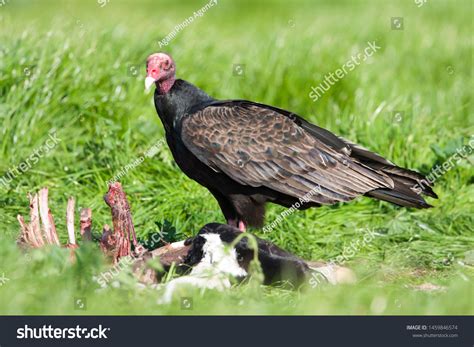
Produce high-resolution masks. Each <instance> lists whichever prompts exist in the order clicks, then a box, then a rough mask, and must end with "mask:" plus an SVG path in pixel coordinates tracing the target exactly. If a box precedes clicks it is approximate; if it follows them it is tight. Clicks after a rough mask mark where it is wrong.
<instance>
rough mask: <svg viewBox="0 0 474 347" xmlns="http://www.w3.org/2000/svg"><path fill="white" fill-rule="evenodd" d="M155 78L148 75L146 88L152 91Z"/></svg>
mask: <svg viewBox="0 0 474 347" xmlns="http://www.w3.org/2000/svg"><path fill="white" fill-rule="evenodd" d="M155 81H156V80H155V79H154V78H153V77H151V76H146V78H145V90H146V91H147V92H148V91H150V88H151V86H152V85H153V84H154V83H155Z"/></svg>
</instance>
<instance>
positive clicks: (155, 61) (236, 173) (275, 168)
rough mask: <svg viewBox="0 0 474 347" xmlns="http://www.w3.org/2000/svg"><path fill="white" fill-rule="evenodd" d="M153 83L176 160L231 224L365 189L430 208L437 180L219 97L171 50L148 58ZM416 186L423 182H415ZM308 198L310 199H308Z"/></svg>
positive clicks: (289, 118)
mask: <svg viewBox="0 0 474 347" xmlns="http://www.w3.org/2000/svg"><path fill="white" fill-rule="evenodd" d="M146 71H147V77H146V79H145V87H146V88H147V89H149V88H150V87H151V86H152V85H153V84H155V85H156V91H155V95H154V101H155V107H156V110H157V112H158V115H159V117H160V119H161V121H162V123H163V126H164V128H165V131H166V140H167V142H168V145H169V147H170V150H171V152H172V154H173V157H174V160H175V161H176V163H177V164H178V166H179V167H180V168H181V170H182V171H183V172H184V173H185V174H186V175H187V176H188V177H190V178H192V179H194V180H195V181H197V182H198V183H200V184H201V185H203V186H205V187H206V188H207V189H209V191H210V192H211V193H212V195H213V196H214V197H215V198H216V199H217V201H218V203H219V206H220V208H221V209H222V212H223V214H224V216H225V218H226V220H227V223H228V224H229V225H232V226H235V227H237V228H239V229H240V230H245V227H246V226H255V227H261V226H262V225H263V221H264V215H265V204H266V203H267V202H272V203H276V204H279V205H282V206H285V207H291V206H295V207H297V208H298V209H300V210H303V209H307V208H309V207H313V206H320V205H330V204H334V203H337V202H341V201H350V200H352V199H354V198H356V197H358V196H360V195H365V196H369V197H372V198H375V199H379V200H385V201H389V202H391V203H393V204H396V205H400V206H407V207H416V208H427V207H431V205H429V204H427V203H426V201H425V200H424V199H423V197H422V194H425V195H427V196H431V197H434V198H436V197H437V196H436V194H435V193H434V192H433V190H432V188H431V186H430V183H429V181H427V180H425V178H424V177H423V176H422V175H420V174H419V173H417V172H414V171H411V170H407V169H404V168H401V167H398V166H396V165H395V164H393V163H391V162H390V161H388V160H387V159H385V158H383V157H381V156H380V155H378V154H376V153H373V152H370V151H369V150H367V149H365V148H363V147H361V146H359V145H357V144H355V143H352V142H350V141H347V140H346V139H343V138H341V137H338V136H336V135H334V134H332V133H331V132H329V131H328V130H325V129H323V128H320V127H318V126H316V125H313V124H311V123H309V122H307V121H306V120H304V119H303V118H302V117H300V116H298V115H296V114H295V113H292V112H289V111H286V110H283V109H280V108H277V107H273V106H268V105H264V104H260V103H256V102H252V101H247V100H216V99H214V98H212V97H211V96H209V95H207V94H206V93H205V92H204V91H202V90H201V89H199V88H197V87H196V86H194V85H192V84H191V83H189V82H186V81H184V80H181V79H176V78H175V74H176V65H175V62H174V61H173V59H172V58H171V57H170V56H169V55H168V54H165V53H155V54H152V55H150V56H149V57H148V59H147V63H146ZM415 187H416V188H415ZM303 197H304V199H303V200H302V199H301V198H303Z"/></svg>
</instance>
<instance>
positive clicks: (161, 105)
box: [155, 79, 214, 131]
mask: <svg viewBox="0 0 474 347" xmlns="http://www.w3.org/2000/svg"><path fill="white" fill-rule="evenodd" d="M212 101H214V99H213V98H211V97H210V96H209V95H207V94H206V93H205V92H203V91H202V90H201V89H199V88H198V87H196V86H194V85H192V84H191V83H188V82H186V81H183V80H180V79H179V80H176V81H175V82H174V84H173V86H172V87H171V89H170V90H169V91H168V93H166V94H160V92H159V91H158V90H156V91H155V107H156V111H157V112H158V115H159V116H160V119H161V121H162V122H163V125H164V127H165V130H166V131H171V130H172V129H173V128H175V127H176V126H178V125H179V124H180V123H181V122H180V121H181V119H182V118H183V117H184V116H186V115H187V114H189V113H193V112H196V111H198V110H199V109H201V108H203V107H205V106H206V105H207V104H209V103H210V102H212Z"/></svg>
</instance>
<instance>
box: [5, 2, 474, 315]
mask: <svg viewBox="0 0 474 347" xmlns="http://www.w3.org/2000/svg"><path fill="white" fill-rule="evenodd" d="M180 3H181V2H180ZM204 4H205V2H204V1H202V2H201V1H200V2H196V1H189V2H183V3H182V4H180V5H178V4H176V2H175V1H164V2H157V1H149V2H145V1H139V2H132V1H130V2H125V1H115V0H112V1H110V2H109V3H107V4H106V5H105V6H104V7H100V6H99V5H98V4H97V3H96V2H94V1H90V2H79V1H77V2H66V3H64V2H59V1H58V2H54V1H49V2H39V1H38V2H30V1H14V0H11V1H10V2H8V3H6V4H5V5H4V6H2V7H0V27H1V31H0V155H1V161H0V176H3V175H4V174H5V173H6V172H7V171H8V170H9V169H10V168H12V167H16V166H17V165H19V164H20V162H22V161H24V160H26V159H27V158H28V157H29V156H30V155H31V154H32V153H34V150H35V149H37V148H39V147H40V146H41V145H43V144H44V143H45V140H46V139H47V138H48V133H49V132H50V130H51V129H52V128H54V129H57V136H58V138H60V139H61V141H60V143H59V145H58V146H57V147H56V148H54V149H53V150H52V151H51V152H50V153H49V154H48V155H47V156H45V157H43V158H41V159H40V160H39V161H38V163H36V164H35V165H33V167H32V168H31V169H29V170H28V171H27V172H25V173H24V174H22V175H19V176H18V177H16V178H15V179H14V180H13V181H12V182H11V184H10V185H9V186H8V187H6V186H4V185H3V184H0V217H1V218H0V219H1V222H0V223H1V224H0V276H2V274H3V276H5V277H6V278H8V280H7V281H5V283H4V284H3V285H1V286H0V313H1V314H82V313H87V314H473V313H474V303H473V294H472V293H473V286H472V281H473V274H474V272H473V265H474V260H473V252H474V232H473V229H474V227H473V226H474V218H473V216H474V213H473V212H474V209H473V206H474V205H473V202H474V198H473V197H474V194H473V193H474V189H473V185H472V183H473V170H472V163H473V157H472V155H471V156H470V157H468V158H465V159H463V160H462V161H460V162H459V163H458V164H457V165H456V166H455V167H454V168H453V169H452V170H450V171H449V172H447V173H446V174H445V175H443V176H442V177H440V178H439V179H438V180H437V182H436V188H435V190H436V192H437V193H438V195H439V197H440V198H439V200H430V203H432V204H433V205H434V206H435V207H434V208H433V209H429V210H409V209H403V208H398V207H395V206H392V205H389V204H386V203H381V202H377V201H374V200H370V199H368V198H361V199H358V200H357V201H354V202H352V203H349V204H343V205H339V206H333V207H323V208H319V209H312V210H309V211H305V212H298V213H294V214H292V215H291V216H290V217H288V218H287V219H286V220H285V221H284V222H283V223H282V224H280V225H279V226H278V227H277V228H276V229H274V230H273V231H272V232H270V233H263V232H262V231H261V230H253V232H255V233H256V234H257V235H259V236H261V237H263V238H266V239H269V240H271V241H273V242H275V243H276V244H278V245H279V246H280V247H283V248H285V249H287V250H289V251H291V252H294V253H295V254H298V255H300V256H302V257H304V258H305V259H313V260H318V259H322V260H328V259H333V258H336V257H337V256H338V255H340V254H341V253H342V252H343V250H344V247H346V246H348V245H349V244H350V243H351V241H353V240H356V239H358V238H360V235H361V232H362V231H364V230H367V229H377V230H378V231H379V236H378V237H376V238H375V239H374V241H373V242H371V243H370V244H369V245H367V246H366V247H364V248H362V249H361V250H360V251H359V252H357V254H355V255H354V257H352V258H351V259H350V260H349V261H348V262H347V263H346V264H345V265H346V266H349V267H350V268H352V269H353V270H354V271H355V272H356V273H357V276H358V278H359V281H358V283H357V284H355V285H344V286H337V287H332V286H320V287H318V288H317V289H311V288H309V289H306V290H301V291H288V290H284V289H282V288H274V287H263V286H259V285H258V284H255V283H252V284H249V285H239V286H236V287H235V288H232V289H231V290H229V291H228V292H225V293H214V292H207V293H205V294H204V295H203V296H201V295H200V294H199V293H197V292H187V293H185V294H183V296H192V297H193V302H194V307H193V310H192V311H187V310H181V308H180V304H179V301H176V302H173V304H171V305H168V306H159V305H157V303H156V301H157V298H158V296H159V292H157V291H156V290H154V289H137V287H136V285H135V282H134V280H133V278H132V277H131V276H130V275H129V274H128V273H127V272H126V271H124V272H122V273H121V274H120V276H119V280H120V281H121V283H122V284H121V287H120V288H110V289H106V290H101V291H97V284H96V283H95V282H94V281H93V279H92V277H93V275H94V274H98V273H100V271H103V270H105V269H106V268H107V265H106V264H105V263H104V261H103V260H102V258H101V257H100V253H99V251H98V250H97V249H96V248H94V247H82V248H81V250H80V251H79V254H78V261H77V262H76V263H75V264H74V265H71V264H70V263H69V262H68V261H67V259H68V256H69V255H68V252H67V251H66V250H59V249H51V250H45V251H39V252H33V253H32V254H30V255H29V256H28V257H26V256H25V255H24V254H22V253H21V252H20V251H19V250H18V249H17V247H16V245H15V238H16V237H17V235H18V232H19V227H18V223H17V221H16V215H17V214H18V213H21V214H23V215H27V214H28V202H27V198H26V194H27V193H28V192H34V191H37V190H38V189H40V188H41V187H44V186H47V187H49V188H50V207H51V209H52V212H53V214H54V215H55V217H56V222H57V225H58V229H59V230H60V237H61V239H62V241H63V242H65V240H66V236H67V234H66V232H65V225H64V223H65V220H64V218H63V216H64V215H65V208H66V202H67V198H68V197H69V196H71V195H72V196H75V197H76V198H77V201H78V208H80V207H91V208H92V209H93V227H94V231H95V232H96V233H98V232H99V231H100V230H101V228H102V225H103V224H105V223H110V213H109V210H108V208H107V206H106V205H105V203H104V202H103V199H102V197H103V195H104V194H105V192H106V191H107V185H106V182H107V180H109V179H111V178H112V177H113V176H114V175H115V174H116V172H117V171H119V170H120V169H121V168H122V167H123V166H125V165H127V164H128V163H130V162H133V161H134V160H135V159H136V158H138V157H140V156H141V155H143V153H144V152H145V151H146V150H147V149H148V148H149V147H150V146H151V145H153V143H155V142H156V141H158V140H160V139H161V138H162V137H163V134H164V131H163V128H162V126H161V124H160V122H159V119H158V117H157V115H156V112H155V109H154V106H153V103H152V96H151V94H145V93H144V91H143V78H144V61H145V59H146V56H147V55H148V54H150V53H152V52H155V51H159V50H164V48H162V49H160V48H159V45H158V41H159V40H161V39H162V38H163V37H165V36H166V35H167V34H168V33H169V32H170V31H171V30H172V29H173V28H174V26H175V25H177V24H179V23H181V22H182V21H183V20H184V19H185V18H186V17H188V16H190V15H192V14H193V12H194V11H196V10H198V9H199V8H201V7H202V6H204ZM391 17H404V30H402V31H397V30H391V28H390V18H391ZM472 32H473V25H472V2H470V1H434V0H433V1H428V2H426V3H425V4H424V5H423V6H421V7H418V6H417V5H416V3H415V2H414V1H408V0H407V1H395V0H393V1H372V2H371V1H355V2H354V1H338V2H333V1H322V2H313V1H294V2H293V1H292V2H291V5H288V2H286V1H275V2H265V3H262V4H260V5H258V4H254V2H250V1H247V2H246V1H225V0H219V1H218V4H217V5H216V6H214V7H212V8H211V9H209V10H208V12H207V13H206V14H205V15H204V16H203V17H201V18H199V19H197V20H195V21H194V22H193V23H192V24H190V25H189V26H188V27H186V28H185V29H183V30H182V31H181V32H180V33H178V35H177V36H176V38H175V39H174V40H172V41H171V42H170V44H169V45H168V46H167V47H166V51H167V52H169V53H171V54H172V55H173V57H174V59H175V60H176V63H177V72H178V76H179V77H180V78H183V79H186V80H188V81H190V82H192V83H194V84H196V85H198V86H199V87H201V88H202V89H204V90H205V91H207V92H208V93H209V94H211V95H213V96H214V97H217V98H222V99H230V98H242V99H250V100H254V101H258V102H263V103H267V104H271V105H275V106H278V107H281V108H285V109H289V110H292V111H293V112H296V113H298V114H300V115H303V116H304V117H305V118H306V119H308V120H310V121H312V122H314V123H316V124H318V125H319V126H322V127H325V128H327V129H329V130H331V131H333V132H334V133H337V134H339V135H342V136H344V137H346V138H349V139H351V140H353V141H355V142H358V143H360V144H362V145H364V146H366V147H368V148H370V149H372V150H374V151H377V152H379V153H381V154H382V155H384V156H386V157H387V158H389V159H391V160H392V161H394V162H395V163H397V164H398V165H401V166H404V167H408V168H411V169H415V170H418V171H420V172H422V173H425V174H427V173H429V170H430V169H431V167H432V166H433V165H434V164H436V163H442V162H443V161H445V160H446V159H447V158H449V157H450V155H452V154H453V153H454V151H455V149H456V148H457V147H459V146H461V145H462V144H467V143H468V140H469V138H470V137H471V136H472V135H473V130H474V127H473V125H474V122H473V120H474V119H473V105H472V100H471V97H472V90H473V83H472V73H473V71H472V53H473V52H472ZM367 41H376V42H377V44H378V45H379V46H381V47H382V48H381V50H379V51H378V52H376V53H375V54H374V55H373V57H372V58H371V59H370V60H368V61H366V62H363V63H361V64H360V65H359V66H358V67H357V68H356V69H355V70H354V71H352V72H350V73H349V74H348V75H347V76H346V77H345V78H343V79H342V80H340V81H339V82H338V83H336V84H335V85H334V86H333V87H332V88H331V89H329V91H328V92H327V93H325V94H324V96H323V97H321V98H320V99H319V100H318V101H317V102H315V103H313V102H312V101H311V99H310V98H309V97H308V94H309V92H310V88H311V86H316V85H318V84H319V83H320V82H321V81H322V79H323V77H324V75H325V74H327V73H329V72H334V71H335V70H336V69H337V68H339V67H340V66H341V65H342V64H344V63H345V62H346V61H347V60H349V59H350V57H351V55H352V54H354V53H357V52H362V50H363V49H364V48H365V47H366V44H367ZM234 64H245V74H244V76H243V77H238V76H234V75H233V65H234ZM135 71H137V72H138V74H134V72H135ZM393 111H402V112H403V116H402V118H401V119H398V118H395V117H394V116H393ZM121 182H122V184H123V186H124V188H125V191H126V192H127V194H128V197H129V200H130V203H131V206H132V210H133V215H134V221H135V224H136V229H137V232H138V234H139V236H140V237H141V238H146V236H147V235H150V234H151V233H154V232H156V231H158V230H159V226H158V225H162V224H163V223H169V225H171V226H172V227H174V228H176V232H177V237H178V238H183V237H185V236H190V235H193V234H195V233H197V231H198V230H199V229H200V227H201V226H203V225H204V224H205V223H208V222H213V221H219V222H224V219H223V217H222V215H221V212H220V210H219V208H218V206H217V203H216V202H215V201H214V200H213V199H212V197H211V195H210V194H209V193H208V192H207V190H206V189H204V188H202V187H200V186H199V185H198V184H197V183H195V182H193V181H191V180H189V179H188V178H187V177H185V176H184V174H182V173H181V172H180V170H179V168H178V167H177V166H176V165H175V164H174V162H173V159H172V157H171V154H170V152H169V150H168V148H167V147H166V146H164V147H162V148H160V150H159V152H158V153H157V154H156V155H155V156H154V157H153V158H147V159H145V161H144V162H143V163H142V164H141V165H140V166H138V167H137V168H135V169H133V170H131V171H130V172H128V174H127V175H126V176H125V177H123V178H122V179H121ZM282 211H283V208H281V207H279V206H269V208H268V212H267V221H268V222H271V221H272V220H274V219H275V218H277V216H278V215H279V213H281V212H282ZM422 283H432V284H436V285H442V286H445V287H446V290H445V291H444V292H437V293H428V292H421V291H415V290H414V289H413V288H412V286H414V285H418V284H422ZM77 297H85V298H86V300H87V310H86V311H76V310H74V307H73V301H74V298H77Z"/></svg>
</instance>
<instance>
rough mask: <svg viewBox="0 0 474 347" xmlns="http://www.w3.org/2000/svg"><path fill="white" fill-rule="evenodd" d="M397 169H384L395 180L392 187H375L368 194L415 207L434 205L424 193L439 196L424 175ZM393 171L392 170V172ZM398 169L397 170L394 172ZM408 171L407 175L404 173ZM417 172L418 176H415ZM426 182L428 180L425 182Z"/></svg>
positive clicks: (434, 196)
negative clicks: (425, 197)
mask: <svg viewBox="0 0 474 347" xmlns="http://www.w3.org/2000/svg"><path fill="white" fill-rule="evenodd" d="M395 168H396V170H393V169H391V170H383V172H385V173H386V174H388V175H389V176H390V178H391V179H392V180H393V183H394V187H393V188H392V189H388V188H383V189H375V190H373V191H371V192H368V193H367V194H366V195H367V196H370V197H373V198H375V199H379V200H384V201H388V202H391V203H392V204H395V205H399V206H405V207H414V208H430V207H433V206H432V205H430V204H428V203H427V202H426V201H425V199H424V198H423V196H422V195H427V196H431V197H433V198H437V197H438V196H437V195H436V193H435V192H434V191H433V189H432V188H431V186H430V185H428V181H426V180H425V178H424V177H423V176H421V175H420V174H418V173H416V172H414V171H409V170H405V169H402V168H399V167H395ZM391 171H392V172H391ZM393 171H396V172H393ZM404 171H406V175H404ZM414 174H416V178H415V176H414ZM424 182H427V183H426V184H424Z"/></svg>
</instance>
